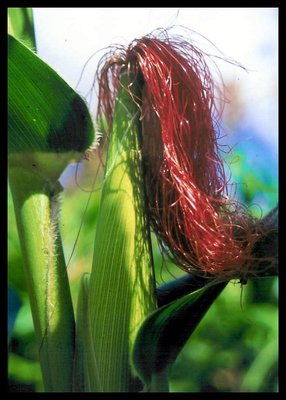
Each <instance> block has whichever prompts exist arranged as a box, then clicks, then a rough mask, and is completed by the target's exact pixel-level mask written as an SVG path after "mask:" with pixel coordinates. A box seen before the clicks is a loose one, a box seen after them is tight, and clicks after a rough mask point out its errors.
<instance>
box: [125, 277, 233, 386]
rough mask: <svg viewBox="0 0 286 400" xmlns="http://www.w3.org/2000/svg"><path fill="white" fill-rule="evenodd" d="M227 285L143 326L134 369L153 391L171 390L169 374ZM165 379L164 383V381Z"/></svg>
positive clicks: (161, 312) (165, 310)
mask: <svg viewBox="0 0 286 400" xmlns="http://www.w3.org/2000/svg"><path fill="white" fill-rule="evenodd" d="M225 286H226V283H220V284H217V285H213V286H209V287H204V288H202V289H199V290H197V291H195V292H193V293H191V294H188V295H186V296H184V297H182V298H180V299H177V300H175V301H173V302H171V303H169V304H167V305H166V306H163V307H161V308H159V309H158V310H157V311H155V312H153V313H152V314H151V315H150V316H149V317H148V318H147V319H146V320H145V321H144V323H143V324H142V326H141V328H140V330H139V332H138V335H137V338H136V342H135V346H134V352H133V362H134V366H135V368H136V370H137V372H138V374H139V376H140V378H141V379H142V380H143V382H144V383H145V385H146V389H147V390H149V391H162V386H163V390H164V389H165V388H166V387H167V385H166V381H164V379H165V380H166V379H167V376H168V372H169V370H170V368H171V366H172V364H173V363H174V361H175V359H176V358H177V356H178V354H179V352H180V351H181V350H182V348H183V346H184V345H185V343H186V341H187V340H188V339H189V337H190V336H191V334H192V332H193V331H194V330H195V328H196V327H197V325H198V324H199V322H200V321H201V319H202V318H203V316H204V315H205V313H206V312H207V310H208V309H209V307H210V306H211V305H212V303H213V301H214V300H215V299H216V298H217V296H218V295H219V294H220V293H221V291H222V290H223V289H224V287H225ZM162 378H163V379H162Z"/></svg>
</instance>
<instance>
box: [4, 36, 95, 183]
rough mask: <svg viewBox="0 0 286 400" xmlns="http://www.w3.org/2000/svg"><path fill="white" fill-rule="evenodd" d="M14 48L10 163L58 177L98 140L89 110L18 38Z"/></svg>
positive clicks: (10, 83) (12, 44) (10, 63)
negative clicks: (95, 139)
mask: <svg viewBox="0 0 286 400" xmlns="http://www.w3.org/2000/svg"><path fill="white" fill-rule="evenodd" d="M8 52H9V56H8V132H9V135H8V150H9V163H10V165H21V166H24V167H25V168H28V169H31V170H34V171H35V172H37V173H38V174H40V175H47V176H49V177H50V176H51V179H57V178H58V176H59V175H60V174H61V173H62V172H63V170H64V168H65V167H66V166H67V164H68V163H69V162H71V161H72V160H78V159H80V158H81V157H82V152H83V151H85V150H86V149H87V148H88V147H89V146H90V145H91V143H92V141H93V137H94V132H93V124H92V120H91V117H90V114H89V111H88V109H87V106H86V104H85V102H84V101H83V99H82V98H81V97H80V96H79V95H78V94H77V93H76V92H75V91H74V90H73V89H72V88H71V87H70V86H69V85H68V84H67V83H66V82H65V81H64V80H63V79H62V78H61V77H60V76H59V75H58V74H57V73H56V72H55V71H54V70H53V69H52V68H51V67H49V66H48V65H47V64H46V63H45V62H44V61H42V60H41V59H40V58H39V57H38V56H37V55H36V54H34V53H33V52H32V51H31V50H29V49H28V48H27V47H26V46H24V45H23V44H21V43H20V42H19V41H18V40H16V39H15V38H14V37H12V36H9V38H8Z"/></svg>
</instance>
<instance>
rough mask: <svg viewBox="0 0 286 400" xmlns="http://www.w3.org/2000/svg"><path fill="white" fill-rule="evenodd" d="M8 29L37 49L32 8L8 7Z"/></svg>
mask: <svg viewBox="0 0 286 400" xmlns="http://www.w3.org/2000/svg"><path fill="white" fill-rule="evenodd" d="M8 31H9V33H11V35H13V36H15V37H16V38H17V39H19V40H21V42H23V43H24V44H25V45H26V46H28V47H29V48H30V49H31V50H35V49H36V40H35V32H34V22H33V11H32V8H17V7H13V8H8Z"/></svg>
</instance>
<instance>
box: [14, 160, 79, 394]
mask: <svg viewBox="0 0 286 400" xmlns="http://www.w3.org/2000/svg"><path fill="white" fill-rule="evenodd" d="M9 183H10V187H11V192H12V197H13V203H14V210H15V216H16V222H17V228H18V233H19V239H20V245H21V250H22V255H23V267H24V272H25V276H26V281H27V287H28V294H29V298H30V303H31V310H32V316H33V321H34V328H35V334H36V339H37V343H38V348H39V359H40V365H41V369H42V374H43V382H44V387H45V390H46V391H50V392H55V391H57V392H68V391H71V382H72V366H73V351H74V350H73V348H74V315H73V307H72V301H71V295H70V288H69V283H68V277H67V271H66V266H65V260H64V255H63V250H62V245H61V239H60V235H59V232H58V231H57V221H56V219H57V215H53V214H54V212H55V213H56V214H57V212H56V211H55V210H54V203H55V200H54V198H53V189H52V187H51V186H50V185H49V184H48V183H47V182H45V181H44V180H43V179H42V178H41V177H39V176H38V175H36V174H34V173H32V172H30V171H28V170H26V169H24V168H19V167H11V168H10V169H9Z"/></svg>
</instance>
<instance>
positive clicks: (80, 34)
mask: <svg viewBox="0 0 286 400" xmlns="http://www.w3.org/2000/svg"><path fill="white" fill-rule="evenodd" d="M33 11H34V22H35V31H36V40H37V52H38V54H39V56H40V57H41V58H42V59H44V60H45V61H46V62H47V63H48V64H49V65H51V66H52V67H53V68H54V69H55V70H56V71H57V72H58V73H59V74H60V75H61V76H62V77H63V78H64V79H65V80H66V81H67V82H68V83H69V84H70V85H71V86H72V87H74V88H75V86H76V84H77V82H78V80H79V77H80V75H81V72H82V69H83V67H84V64H85V63H86V61H87V60H88V59H89V58H90V56H91V55H92V54H93V53H95V52H96V51H98V50H101V49H103V48H104V47H107V46H109V45H111V44H114V43H120V44H128V43H129V42H130V41H132V40H133V39H135V38H136V37H141V36H142V35H145V34H148V33H150V32H151V31H152V30H154V29H156V28H159V27H163V28H167V27H169V26H171V25H174V24H176V25H177V24H178V25H183V26H186V27H187V28H190V29H192V30H194V31H196V32H198V33H200V34H201V35H203V36H205V37H206V38H208V39H209V40H211V41H212V42H213V43H214V44H215V45H216V46H217V47H218V48H219V50H220V51H222V53H224V54H225V55H226V56H227V57H230V58H232V59H235V60H236V61H238V62H239V63H241V64H242V65H243V66H244V67H246V68H247V69H248V70H249V72H248V73H246V72H245V71H243V70H242V69H240V68H237V67H234V66H231V65H230V64H228V63H225V62H224V63H218V66H219V68H220V69H221V72H222V74H223V78H224V80H225V81H226V82H228V81H234V82H239V87H240V88H241V90H243V100H244V101H245V105H246V110H247V118H248V120H249V121H251V125H252V128H254V129H255V130H256V131H257V132H258V133H259V135H261V136H262V137H263V138H264V139H265V141H266V142H267V144H269V146H270V147H269V148H270V149H271V151H273V152H274V153H275V154H277V147H278V122H277V120H278V118H277V108H278V105H277V103H278V99H277V96H278V95H277V92H278V9H277V8H128V7H127V8H34V9H33ZM103 54H104V52H102V51H101V52H100V53H99V54H98V55H96V56H94V57H93V58H92V60H91V61H90V62H89V63H88V65H87V67H86V69H85V71H84V74H83V77H82V80H81V82H80V84H79V86H78V87H77V91H78V92H79V93H80V94H81V95H82V96H85V95H86V94H87V93H88V91H89V89H90V88H91V86H92V81H93V77H94V72H95V70H96V67H97V62H98V60H99V57H100V56H101V55H103ZM230 100H231V99H230Z"/></svg>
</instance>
